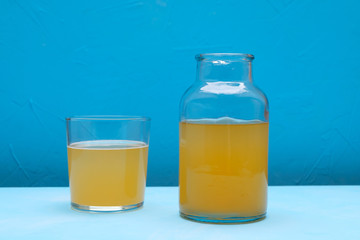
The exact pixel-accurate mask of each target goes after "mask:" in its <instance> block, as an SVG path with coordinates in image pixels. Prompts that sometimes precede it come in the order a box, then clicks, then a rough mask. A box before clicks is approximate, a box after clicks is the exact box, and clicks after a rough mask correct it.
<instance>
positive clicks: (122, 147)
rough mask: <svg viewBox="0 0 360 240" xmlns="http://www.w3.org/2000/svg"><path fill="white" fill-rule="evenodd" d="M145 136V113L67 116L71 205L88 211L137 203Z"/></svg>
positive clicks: (141, 186) (130, 206)
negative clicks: (135, 115) (134, 115)
mask: <svg viewBox="0 0 360 240" xmlns="http://www.w3.org/2000/svg"><path fill="white" fill-rule="evenodd" d="M149 135H150V119H149V118H147V117H132V116H80V117H71V118H67V151H68V166H69V183H70V192H71V207H72V208H73V209H75V210H80V211H90V212H116V211H126V210H131V209H136V208H139V207H141V206H142V205H143V203H144V191H145V185H146V170H147V157H148V146H149Z"/></svg>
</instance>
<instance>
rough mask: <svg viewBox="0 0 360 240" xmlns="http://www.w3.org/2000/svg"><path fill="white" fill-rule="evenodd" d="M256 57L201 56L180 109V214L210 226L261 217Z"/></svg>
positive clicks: (263, 129)
mask: <svg viewBox="0 0 360 240" xmlns="http://www.w3.org/2000/svg"><path fill="white" fill-rule="evenodd" d="M253 59H254V57H253V56H252V55H250V54H241V53H213V54H199V55H197V56H196V60H197V78H196V81H195V82H194V83H193V85H192V86H191V87H190V88H189V89H188V90H187V91H186V92H185V93H184V95H183V97H182V99H181V104H180V141H179V142H180V169H179V188H180V215H181V216H182V217H184V218H187V219H191V220H195V221H202V222H212V223H236V222H249V221H255V220H261V219H263V218H265V215H266V208H267V186H268V173H267V171H268V101H267V98H266V96H265V94H264V93H263V92H262V91H261V90H259V89H258V88H256V87H255V86H254V85H253V83H252V76H251V62H252V60H253Z"/></svg>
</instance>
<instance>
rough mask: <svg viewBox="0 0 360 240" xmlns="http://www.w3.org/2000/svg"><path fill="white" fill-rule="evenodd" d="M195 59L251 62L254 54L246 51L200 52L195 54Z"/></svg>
mask: <svg viewBox="0 0 360 240" xmlns="http://www.w3.org/2000/svg"><path fill="white" fill-rule="evenodd" d="M195 59H196V61H199V62H200V61H216V60H226V61H231V62H240V61H241V62H242V61H246V62H251V61H252V60H254V55H252V54H248V53H200V54H197V55H195Z"/></svg>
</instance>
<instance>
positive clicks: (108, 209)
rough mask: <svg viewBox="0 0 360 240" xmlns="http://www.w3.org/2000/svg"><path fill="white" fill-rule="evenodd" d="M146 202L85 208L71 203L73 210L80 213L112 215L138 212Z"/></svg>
mask: <svg viewBox="0 0 360 240" xmlns="http://www.w3.org/2000/svg"><path fill="white" fill-rule="evenodd" d="M143 204H144V202H140V203H137V204H132V205H127V206H85V205H80V204H77V203H74V202H71V208H72V209H73V210H76V211H80V212H90V213H112V212H125V211H130V210H136V209H138V208H141V207H142V206H143Z"/></svg>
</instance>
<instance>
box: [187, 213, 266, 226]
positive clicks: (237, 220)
mask: <svg viewBox="0 0 360 240" xmlns="http://www.w3.org/2000/svg"><path fill="white" fill-rule="evenodd" d="M180 216H181V217H182V218H185V219H187V220H192V221H196V222H205V223H217V224H226V223H251V222H258V221H261V220H263V219H265V217H266V213H264V214H261V215H257V216H251V217H224V218H221V217H216V218H215V217H209V216H207V217H205V216H196V215H190V214H186V213H182V212H180Z"/></svg>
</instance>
